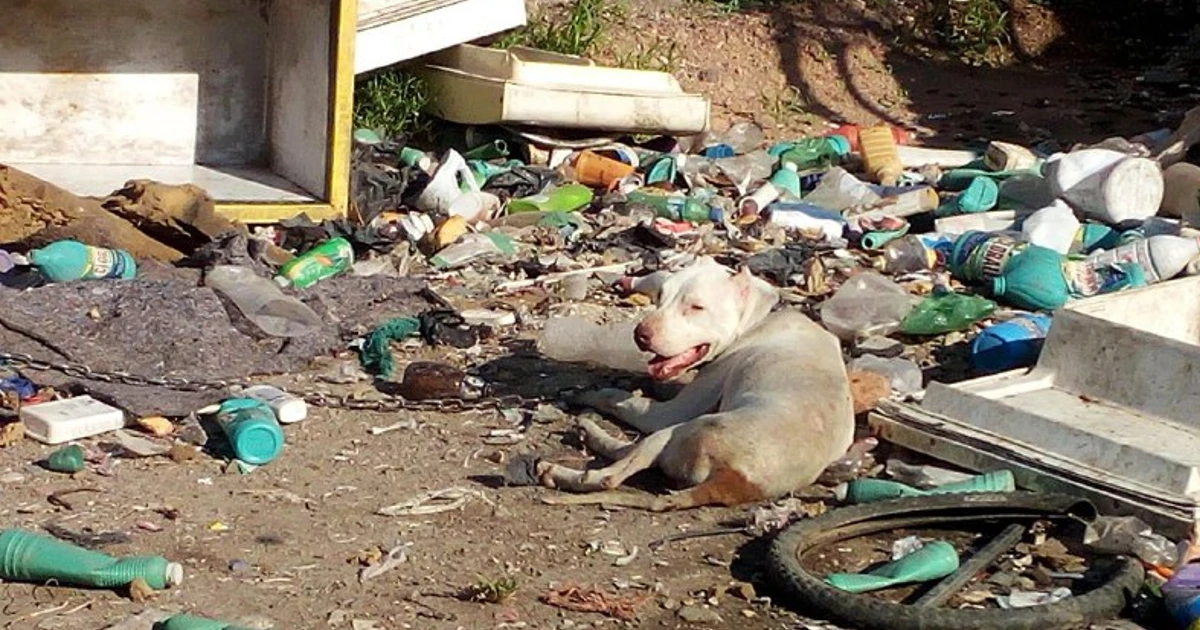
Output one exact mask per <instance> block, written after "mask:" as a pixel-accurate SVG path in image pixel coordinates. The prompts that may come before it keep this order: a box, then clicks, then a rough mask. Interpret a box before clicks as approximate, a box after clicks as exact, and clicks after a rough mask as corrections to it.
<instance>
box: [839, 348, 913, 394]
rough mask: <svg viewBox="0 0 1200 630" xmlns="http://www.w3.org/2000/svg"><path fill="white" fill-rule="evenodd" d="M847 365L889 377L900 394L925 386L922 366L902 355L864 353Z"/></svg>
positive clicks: (853, 368)
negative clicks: (887, 356)
mask: <svg viewBox="0 0 1200 630" xmlns="http://www.w3.org/2000/svg"><path fill="white" fill-rule="evenodd" d="M846 367H847V369H849V370H852V371H857V372H872V373H874V374H878V375H880V376H882V377H884V378H886V379H888V383H889V384H891V386H892V391H895V392H897V393H900V394H914V393H916V392H919V391H921V389H922V388H923V387H924V376H923V375H922V373H921V368H920V367H919V366H917V364H916V363H913V362H912V361H910V360H908V359H902V358H900V357H893V358H890V359H887V358H884V357H877V356H875V355H873V354H864V355H863V356H861V357H858V358H857V359H854V360H853V361H851V362H850V364H849V365H847V366H846Z"/></svg>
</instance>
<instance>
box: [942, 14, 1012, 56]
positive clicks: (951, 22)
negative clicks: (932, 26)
mask: <svg viewBox="0 0 1200 630" xmlns="http://www.w3.org/2000/svg"><path fill="white" fill-rule="evenodd" d="M1006 4H1007V3H1006V2H1005V1H1004V0H936V5H935V19H936V21H937V25H938V29H937V30H938V34H939V35H940V36H941V38H942V39H943V40H944V41H945V42H946V43H947V44H948V45H949V46H950V47H951V49H953V50H954V52H955V53H957V54H958V55H959V56H960V57H962V59H963V60H964V61H966V62H968V63H972V64H977V65H978V64H983V63H987V61H988V53H990V52H991V51H992V50H993V48H994V47H997V46H1004V45H1005V44H1007V43H1008V42H1009V40H1010V34H1009V31H1008V11H1007V10H1006V9H1005V6H1006Z"/></svg>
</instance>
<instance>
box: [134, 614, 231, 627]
mask: <svg viewBox="0 0 1200 630" xmlns="http://www.w3.org/2000/svg"><path fill="white" fill-rule="evenodd" d="M154 630H250V628H246V627H243V626H235V625H233V624H231V623H226V622H224V621H217V620H215V619H205V618H204V617H197V616H195V615H184V614H179V615H172V616H171V617H170V618H168V619H166V620H164V621H160V622H158V623H157V624H155V626H154Z"/></svg>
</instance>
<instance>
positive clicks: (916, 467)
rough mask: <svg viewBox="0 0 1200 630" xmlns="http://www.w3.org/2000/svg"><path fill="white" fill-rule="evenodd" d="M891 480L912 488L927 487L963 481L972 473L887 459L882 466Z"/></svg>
mask: <svg viewBox="0 0 1200 630" xmlns="http://www.w3.org/2000/svg"><path fill="white" fill-rule="evenodd" d="M884 469H885V470H887V474H888V476H889V477H891V478H892V481H895V482H897V483H902V484H904V485H906V486H912V487H914V488H921V489H929V488H933V487H936V486H943V485H949V484H952V483H961V482H964V481H966V480H968V479H970V478H971V477H974V475H972V474H970V473H964V472H958V471H954V470H949V469H947V468H940V467H938V466H931V465H929V464H923V465H921V464H909V463H907V462H905V461H903V460H900V459H895V458H893V459H889V460H887V464H886V465H885V467H884Z"/></svg>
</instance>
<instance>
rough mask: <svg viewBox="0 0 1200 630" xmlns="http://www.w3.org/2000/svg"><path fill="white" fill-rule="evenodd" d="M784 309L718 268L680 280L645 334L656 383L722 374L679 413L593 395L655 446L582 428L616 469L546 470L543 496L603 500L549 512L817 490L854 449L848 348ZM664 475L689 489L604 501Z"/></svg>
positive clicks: (700, 381)
mask: <svg viewBox="0 0 1200 630" xmlns="http://www.w3.org/2000/svg"><path fill="white" fill-rule="evenodd" d="M778 300H779V297H778V293H777V292H776V290H775V289H774V288H773V287H772V286H771V285H770V284H768V283H766V282H765V281H763V280H760V279H758V278H755V277H754V276H753V275H751V274H750V272H749V271H748V270H746V269H743V270H742V271H741V272H739V273H736V274H735V273H733V272H731V271H730V270H729V269H727V268H725V267H723V266H721V265H720V264H718V263H717V262H715V261H714V260H712V259H711V258H702V259H700V260H699V261H697V262H696V263H695V264H693V265H691V266H689V267H687V268H685V269H683V270H682V271H680V272H679V273H676V274H674V275H672V276H671V277H670V278H668V279H667V280H666V281H665V282H664V283H663V284H662V287H661V290H660V293H659V296H658V300H657V302H658V308H657V309H656V310H655V311H654V312H652V313H650V314H649V315H648V316H646V318H645V319H644V320H642V322H641V323H640V324H638V327H637V329H636V332H635V340H636V342H637V344H638V346H639V347H640V348H642V349H643V350H645V351H648V352H652V353H654V355H655V357H654V358H653V359H652V360H651V361H650V364H649V366H648V371H649V373H650V375H651V376H652V377H653V378H655V379H659V380H669V379H673V378H676V377H678V376H679V375H680V374H683V373H684V372H686V371H687V370H688V369H690V368H693V367H696V366H699V365H701V364H703V363H706V362H711V364H710V365H707V366H706V367H704V369H702V370H701V371H700V373H699V374H698V375H697V377H696V379H695V380H694V381H693V382H691V383H690V384H688V385H687V386H686V387H684V389H683V390H682V391H681V392H680V393H679V395H678V396H676V397H675V398H673V399H672V400H670V401H667V402H657V401H652V400H649V399H647V398H642V397H638V396H634V395H632V394H630V393H628V392H625V391H621V390H615V389H606V390H600V391H596V392H589V393H586V394H583V395H582V396H581V397H580V402H582V403H583V404H586V405H588V406H591V407H593V408H595V409H596V410H598V411H600V412H602V413H606V414H609V415H612V416H615V417H616V418H617V419H619V420H621V421H623V422H625V423H626V424H629V425H631V426H633V427H634V428H636V429H638V430H639V431H641V432H643V433H646V434H649V435H647V436H646V437H644V438H643V439H642V440H641V441H639V442H637V443H636V444H634V443H629V442H626V441H624V440H620V439H617V438H614V437H612V436H610V435H608V434H607V433H605V432H604V431H602V430H601V429H600V428H599V427H597V426H596V425H595V424H594V423H592V422H590V421H586V420H584V421H581V422H580V427H579V428H580V429H581V432H582V434H583V438H584V442H585V444H586V445H587V447H588V448H589V449H590V450H591V451H592V452H594V453H596V454H598V455H600V456H602V457H605V458H607V459H609V460H612V461H613V463H612V464H611V465H609V466H607V467H605V468H600V469H596V470H588V471H580V470H574V469H571V468H567V467H564V466H561V465H558V464H553V463H550V462H545V461H541V462H538V463H537V464H536V467H535V469H534V472H535V473H536V475H537V478H538V480H539V481H540V483H541V484H542V485H545V486H548V487H551V488H561V489H564V490H571V491H574V492H594V493H595V494H585V495H556V496H553V497H548V498H547V501H548V502H551V503H560V504H561V503H574V504H579V503H605V504H612V505H626V506H630V507H641V508H645V509H651V510H656V511H663V510H672V509H681V508H690V507H696V506H702V505H737V504H741V503H748V502H752V501H759V500H764V499H771V498H775V497H778V496H781V495H783V494H786V493H788V492H791V491H794V490H797V489H799V488H802V487H805V486H808V485H810V484H812V483H813V482H814V481H815V480H816V479H817V477H818V476H819V475H820V474H821V472H822V471H824V469H825V468H826V466H828V465H829V464H830V463H831V462H833V461H834V460H836V459H838V458H839V457H841V456H842V455H844V454H845V453H846V450H847V449H848V448H849V447H850V444H851V442H852V441H853V437H854V412H853V403H852V401H851V398H850V385H849V382H848V380H847V376H846V368H845V365H844V364H843V362H842V356H841V349H840V347H839V345H838V341H837V339H836V338H835V337H834V336H833V335H831V334H829V333H828V332H826V331H825V330H824V329H823V328H821V327H820V326H818V325H817V324H815V323H813V322H812V320H810V319H808V318H807V317H805V316H804V315H803V314H801V313H799V312H796V311H793V310H781V311H778V312H776V313H772V312H771V310H772V308H773V307H774V306H775V304H776V303H777V302H778ZM654 466H657V467H659V468H661V469H662V470H663V471H664V472H665V473H666V474H667V476H668V477H670V478H671V479H672V480H673V481H675V482H677V483H679V484H680V485H681V486H683V487H685V488H686V489H685V490H682V491H680V492H677V493H674V494H670V495H667V496H658V497H653V496H648V495H642V494H636V493H628V492H597V491H602V490H612V489H614V488H616V487H617V486H620V485H621V484H622V483H624V482H625V480H626V479H628V478H629V477H630V476H632V475H634V474H635V473H637V472H639V471H642V470H645V469H648V468H651V467H654Z"/></svg>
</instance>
